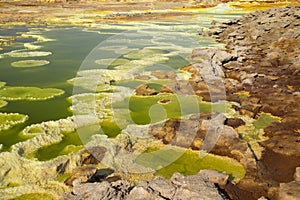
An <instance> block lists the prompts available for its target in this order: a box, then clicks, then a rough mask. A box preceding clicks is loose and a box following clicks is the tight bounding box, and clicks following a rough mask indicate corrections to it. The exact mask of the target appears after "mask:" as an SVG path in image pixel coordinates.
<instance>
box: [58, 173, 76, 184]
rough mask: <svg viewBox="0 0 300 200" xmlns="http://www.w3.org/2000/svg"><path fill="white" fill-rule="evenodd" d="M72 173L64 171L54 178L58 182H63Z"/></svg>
mask: <svg viewBox="0 0 300 200" xmlns="http://www.w3.org/2000/svg"><path fill="white" fill-rule="evenodd" d="M72 175H73V174H72V173H65V174H62V175H60V176H59V177H57V178H56V180H57V181H59V182H64V181H65V180H67V179H68V178H70V177H71V176H72Z"/></svg>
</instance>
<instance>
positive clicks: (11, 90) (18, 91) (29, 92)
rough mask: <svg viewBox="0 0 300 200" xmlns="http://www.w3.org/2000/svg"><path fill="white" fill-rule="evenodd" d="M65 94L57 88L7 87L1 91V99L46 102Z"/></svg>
mask: <svg viewBox="0 0 300 200" xmlns="http://www.w3.org/2000/svg"><path fill="white" fill-rule="evenodd" d="M62 94H64V91H63V90H61V89H56V88H45V89H42V88H38V87H5V88H3V89H1V90H0V99H3V100H9V101H13V100H30V101H38V100H46V99H51V98H54V97H56V96H60V95H62Z"/></svg>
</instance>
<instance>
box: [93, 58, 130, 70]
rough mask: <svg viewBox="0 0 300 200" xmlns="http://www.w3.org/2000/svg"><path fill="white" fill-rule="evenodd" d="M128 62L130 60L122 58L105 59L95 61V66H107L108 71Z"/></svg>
mask: <svg viewBox="0 0 300 200" xmlns="http://www.w3.org/2000/svg"><path fill="white" fill-rule="evenodd" d="M128 62H130V60H127V59H124V58H106V59H100V60H96V61H95V63H96V64H99V65H103V66H109V67H108V69H109V68H111V67H115V66H118V65H124V64H126V63H128Z"/></svg>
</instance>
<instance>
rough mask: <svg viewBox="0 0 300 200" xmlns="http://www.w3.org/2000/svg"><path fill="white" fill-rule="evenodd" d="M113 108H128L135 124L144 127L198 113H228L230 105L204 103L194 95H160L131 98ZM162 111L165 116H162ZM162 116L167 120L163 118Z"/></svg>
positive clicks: (117, 103)
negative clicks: (212, 111) (167, 119)
mask: <svg viewBox="0 0 300 200" xmlns="http://www.w3.org/2000/svg"><path fill="white" fill-rule="evenodd" d="M160 102H167V103H160ZM113 107H114V109H118V108H126V107H128V108H129V110H130V116H131V119H132V120H133V122H135V123H136V124H139V125H144V124H149V123H155V122H159V121H161V120H164V119H166V118H180V117H183V116H186V115H189V114H193V113H198V112H209V111H211V110H214V111H218V112H226V111H227V109H228V107H229V104H228V103H225V102H221V103H214V104H212V103H208V102H203V101H201V98H200V97H198V96H194V95H174V94H160V95H156V96H131V97H130V98H126V99H124V101H122V102H116V103H114V104H113ZM151 108H153V109H151ZM162 111H164V113H165V115H162V114H163V113H162ZM162 116H164V117H165V118H162Z"/></svg>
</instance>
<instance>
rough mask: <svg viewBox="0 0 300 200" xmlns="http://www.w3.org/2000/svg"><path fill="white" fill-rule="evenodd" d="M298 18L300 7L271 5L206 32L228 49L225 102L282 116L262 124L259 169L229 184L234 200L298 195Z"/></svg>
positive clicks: (244, 110)
mask: <svg viewBox="0 0 300 200" xmlns="http://www.w3.org/2000/svg"><path fill="white" fill-rule="evenodd" d="M299 19H300V7H299V6H298V7H292V6H290V7H285V8H273V9H270V10H267V11H261V12H255V13H250V14H248V15H245V16H243V17H241V18H238V19H235V20H231V21H228V22H226V23H217V24H215V25H214V26H213V28H212V29H211V30H210V32H209V34H208V35H209V36H212V37H214V38H216V39H217V40H219V41H220V42H224V43H226V49H227V52H229V53H230V55H228V57H227V58H228V59H227V60H221V63H222V65H221V66H222V69H223V71H224V76H225V80H226V83H225V84H226V97H227V100H229V101H235V102H238V103H239V104H240V107H239V108H237V110H238V111H239V112H240V113H241V114H246V115H248V116H250V117H251V118H257V117H258V116H259V113H262V112H265V113H271V114H272V115H274V116H278V117H280V118H281V120H280V122H274V123H272V124H271V125H270V126H268V127H265V128H264V136H265V137H266V139H264V140H263V141H259V142H258V143H259V145H260V146H261V147H263V151H262V155H261V157H259V158H256V165H257V169H256V170H257V171H255V172H249V171H248V172H247V174H248V176H250V177H251V178H250V177H248V176H247V175H246V177H245V178H244V180H242V181H240V182H239V183H238V184H237V185H235V186H233V185H228V186H226V191H227V192H228V193H229V194H230V196H231V197H232V198H233V199H257V198H259V197H260V196H265V197H267V198H270V199H297V196H299V182H297V180H295V177H294V174H295V170H296V168H297V167H299V166H300V156H299V150H300V142H299V141H300V135H299V130H300V124H299V123H298V122H297V121H298V119H299V114H300V107H299V104H298V102H299V100H300V96H299V94H300V92H299V90H300V87H299V86H300V82H299V75H300V72H299V70H300V65H299V62H300V58H299V55H300V49H299V44H300V24H299V21H300V20H299ZM242 93H243V94H245V93H246V94H247V95H245V96H241V94H242ZM293 187H295V188H293ZM278 188H279V192H277V190H278ZM288 190H290V192H288ZM296 191H298V192H296ZM243 197H245V198H243ZM246 197H247V198H246ZM250 197H251V198H250Z"/></svg>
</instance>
